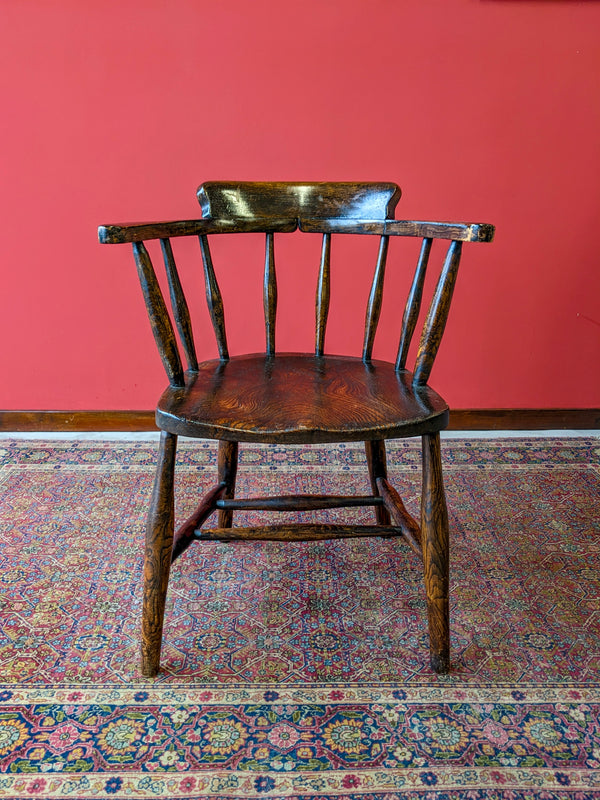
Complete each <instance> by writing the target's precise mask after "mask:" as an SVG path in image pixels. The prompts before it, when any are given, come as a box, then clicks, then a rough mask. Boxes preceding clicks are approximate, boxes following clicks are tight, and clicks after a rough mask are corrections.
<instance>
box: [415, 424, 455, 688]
mask: <svg viewBox="0 0 600 800" xmlns="http://www.w3.org/2000/svg"><path fill="white" fill-rule="evenodd" d="M421 530H422V532H423V562H424V571H425V590H426V593H427V613H428V617H429V647H430V658H431V668H432V669H433V671H434V672H438V673H445V672H448V671H449V669H450V619H449V600H448V591H449V577H450V576H449V573H450V557H449V531H448V511H447V508H446V497H445V495H444V482H443V478H442V460H441V452H440V435H439V433H435V434H431V435H426V436H423V494H422V498H421Z"/></svg>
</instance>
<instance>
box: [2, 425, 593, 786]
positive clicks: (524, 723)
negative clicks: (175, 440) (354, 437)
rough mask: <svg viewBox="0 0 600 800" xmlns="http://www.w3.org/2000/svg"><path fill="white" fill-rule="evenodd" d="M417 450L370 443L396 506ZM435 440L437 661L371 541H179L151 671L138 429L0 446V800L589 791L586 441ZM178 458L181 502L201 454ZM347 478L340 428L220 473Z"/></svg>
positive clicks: (391, 544) (205, 456)
mask: <svg viewBox="0 0 600 800" xmlns="http://www.w3.org/2000/svg"><path fill="white" fill-rule="evenodd" d="M417 447H418V444H417V443H416V442H409V443H398V444H396V445H393V446H391V447H390V448H389V461H390V473H391V476H392V479H393V480H394V482H395V484H396V486H397V487H398V488H399V489H400V492H401V494H402V496H403V498H404V499H405V502H406V504H407V506H408V507H409V509H410V510H411V511H412V512H413V513H414V514H415V513H417V509H418V496H419V482H420V474H419V467H418V463H419V461H418V450H417ZM443 452H444V460H445V469H446V471H445V481H446V491H447V496H448V503H449V509H450V524H451V532H452V598H451V627H452V672H451V674H450V675H448V676H443V677H438V676H436V675H434V674H433V673H432V672H431V671H430V669H429V666H428V663H427V662H428V659H427V633H426V621H425V607H424V605H425V604H424V593H423V590H422V587H421V576H420V571H419V568H418V564H417V560H416V558H415V557H414V555H413V554H412V552H411V551H410V549H409V548H408V546H406V545H405V544H404V543H403V542H402V541H397V540H379V539H377V540H376V539H373V540H353V541H348V542H341V543H340V542H323V543H310V544H304V543H294V544H280V543H263V544H261V543H238V544H235V545H231V544H219V543H210V544H203V545H200V544H194V545H193V546H192V548H191V549H190V550H189V551H188V552H187V553H186V554H185V555H184V556H183V557H182V558H181V559H180V560H179V561H178V562H177V564H176V565H175V567H174V570H173V573H172V582H171V587H170V590H169V598H168V607H167V617H166V623H165V645H164V647H163V661H162V663H163V671H162V672H161V674H160V675H159V676H158V678H157V679H156V680H154V681H151V682H148V681H146V680H144V679H142V678H141V676H140V675H139V674H138V672H137V649H138V643H137V640H138V621H139V616H140V575H141V563H142V562H141V556H142V541H143V527H144V514H145V509H146V505H147V502H148V498H149V494H150V490H151V484H152V478H153V470H154V463H155V453H156V446H155V445H154V444H153V443H146V442H142V443H131V444H129V443H125V444H123V443H114V442H113V443H104V442H23V441H19V442H12V441H5V442H0V495H1V497H2V506H1V519H0V525H1V527H0V548H1V549H0V615H1V616H0V683H1V685H0V798H19V800H24V798H39V797H44V798H72V799H73V800H77V798H80V799H83V798H115V799H117V800H121V799H122V798H141V799H142V800H144V799H145V798H189V799H190V800H192V799H196V798H212V799H213V800H225V798H227V799H229V798H269V797H281V798H283V797H285V798H297V799H298V800H300V798H302V800H317V798H318V799H319V800H329V798H339V799H340V800H354V799H358V798H361V800H367V799H368V800H392V799H393V798H419V800H458V798H471V800H479V799H480V798H491V799H492V800H494V799H496V800H500V799H501V798H502V799H504V800H508V799H509V798H511V800H521V799H524V798H542V799H543V798H546V800H550V799H551V798H567V797H568V798H578V799H579V800H584V798H591V797H600V586H599V574H600V571H599V566H600V537H599V536H598V533H599V530H598V529H599V517H600V468H599V463H600V442H599V441H598V440H593V439H587V440H586V439H568V440H557V439H531V440H528V439H520V440H514V439H513V440H504V441H502V440H492V441H485V440H449V441H445V442H444V443H443ZM178 458H179V464H180V469H179V481H178V485H177V498H178V499H177V516H178V519H179V520H182V519H183V518H184V517H185V516H187V514H188V513H189V512H190V511H191V510H192V509H193V508H194V507H195V504H196V502H197V499H198V496H199V495H200V494H201V493H202V492H203V491H204V490H205V489H206V488H208V486H209V485H210V484H211V483H212V482H213V481H214V475H215V469H216V467H215V461H216V449H215V446H214V445H213V444H210V443H203V442H200V443H192V442H187V441H183V442H181V444H180V451H179V456H178ZM276 470H277V477H278V481H279V483H276V475H275V471H276ZM365 472H366V470H365V463H364V454H363V451H362V449H360V448H358V447H355V446H335V447H329V448H328V449H327V450H323V449H318V448H301V447H293V448H286V449H283V448H278V447H263V448H255V447H245V448H243V449H242V457H241V472H240V479H239V489H240V494H242V493H246V494H250V493H254V494H256V493H259V494H268V493H275V491H276V490H277V487H278V486H281V484H282V483H283V485H284V490H285V491H286V492H287V493H293V492H302V493H306V492H317V493H321V492H324V491H326V490H331V489H334V490H335V492H336V493H351V492H357V493H368V491H369V489H368V486H367V482H366V480H365ZM372 513H373V512H372V511H371V510H366V511H365V510H361V511H359V512H356V513H353V512H351V511H348V510H346V511H341V512H339V513H338V512H329V513H328V514H325V513H324V512H320V515H319V514H310V515H309V514H305V515H303V516H304V518H306V519H308V518H310V519H327V520H336V521H337V520H341V519H348V517H349V515H352V518H353V519H356V520H357V521H358V520H360V521H364V522H369V521H371V515H372ZM254 517H256V521H257V522H258V520H259V519H262V520H264V519H265V516H264V515H263V516H261V517H259V516H258V515H247V516H246V517H245V518H246V519H253V518H254Z"/></svg>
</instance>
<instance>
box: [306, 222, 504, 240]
mask: <svg viewBox="0 0 600 800" xmlns="http://www.w3.org/2000/svg"><path fill="white" fill-rule="evenodd" d="M299 223H300V224H299V227H300V230H301V231H305V232H307V233H371V234H379V235H380V236H417V237H420V238H422V239H454V240H455V241H458V242H491V241H492V239H493V238H494V231H495V227H494V226H493V225H489V224H487V223H462V222H418V221H416V220H400V219H398V220H396V219H390V220H385V221H382V220H379V221H377V220H367V219H359V220H348V219H337V218H327V219H323V218H321V219H318V218H314V219H301V220H299Z"/></svg>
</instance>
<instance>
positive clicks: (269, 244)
mask: <svg viewBox="0 0 600 800" xmlns="http://www.w3.org/2000/svg"><path fill="white" fill-rule="evenodd" d="M263 306H264V310H265V336H266V340H267V347H266V353H267V355H268V356H274V355H275V320H276V317H277V276H276V274H275V248H274V234H273V233H272V232H269V233H267V235H266V241H265V275H264V286H263Z"/></svg>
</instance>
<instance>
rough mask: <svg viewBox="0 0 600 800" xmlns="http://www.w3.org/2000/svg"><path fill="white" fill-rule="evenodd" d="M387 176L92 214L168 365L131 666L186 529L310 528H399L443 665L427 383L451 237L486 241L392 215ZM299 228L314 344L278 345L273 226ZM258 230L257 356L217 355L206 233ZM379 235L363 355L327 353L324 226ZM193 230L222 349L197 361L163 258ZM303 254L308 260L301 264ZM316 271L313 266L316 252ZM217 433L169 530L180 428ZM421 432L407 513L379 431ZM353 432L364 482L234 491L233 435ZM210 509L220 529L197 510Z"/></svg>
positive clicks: (481, 229)
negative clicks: (258, 517)
mask: <svg viewBox="0 0 600 800" xmlns="http://www.w3.org/2000/svg"><path fill="white" fill-rule="evenodd" d="M399 198H400V190H399V188H398V186H396V184H394V183H233V182H209V183H205V184H203V185H202V186H200V188H199V190H198V199H199V201H200V205H201V207H202V219H200V220H187V221H178V222H160V223H148V224H134V225H105V226H102V227H100V229H99V237H100V241H101V242H103V243H108V244H116V243H123V242H130V243H132V244H133V252H134V256H135V262H136V265H137V270H138V274H139V279H140V283H141V286H142V290H143V294H144V299H145V302H146V307H147V311H148V316H149V318H150V323H151V326H152V331H153V333H154V337H155V339H156V343H157V345H158V349H159V351H160V356H161V358H162V362H163V365H164V367H165V370H166V372H167V375H168V378H169V387H168V388H167V389H166V391H165V392H164V394H163V395H162V397H161V398H160V400H159V403H158V407H157V410H156V422H157V425H158V427H159V428H160V429H161V439H160V449H159V456H158V466H157V472H156V479H155V483H154V490H153V494H152V501H151V507H150V511H149V516H148V522H147V529H146V550H145V566H144V601H143V613H142V661H141V668H142V672H143V674H144V675H147V676H151V675H155V674H156V673H157V672H158V669H159V662H160V650H161V641H162V629H163V618H164V609H165V598H166V594H167V584H168V580H169V570H170V566H171V564H172V562H173V561H174V560H175V559H176V558H177V557H178V556H180V555H181V554H182V553H183V552H184V550H186V548H187V547H188V546H189V545H190V544H191V543H192V542H193V541H195V540H200V541H215V540H218V541H231V540H237V539H250V540H261V539H262V540H268V539H270V540H288V541H289V540H314V539H329V538H346V537H355V536H398V535H401V536H404V537H405V539H406V540H407V541H408V543H409V545H410V546H411V547H412V548H413V550H415V552H416V553H417V555H418V556H419V558H420V559H422V562H423V567H424V579H425V591H426V595H427V611H428V618H429V637H430V657H431V666H432V668H433V669H434V670H435V671H436V672H447V671H448V669H449V663H450V655H449V619H448V581H449V561H448V516H447V510H446V501H445V497H444V487H443V482H442V465H441V459H440V438H439V432H440V431H441V430H443V429H444V428H445V427H446V426H447V424H448V415H449V414H448V406H447V404H446V403H445V401H444V400H443V399H442V398H441V397H440V396H439V395H438V394H436V392H434V391H433V389H431V388H430V387H429V386H428V383H427V382H428V379H429V374H430V372H431V368H432V366H433V362H434V359H435V357H436V354H437V351H438V348H439V345H440V341H441V338H442V333H443V331H444V326H445V324H446V320H447V317H448V312H449V309H450V301H451V298H452V292H453V289H454V284H455V281H456V275H457V271H458V265H459V260H460V255H461V248H462V243H463V242H489V241H491V239H492V237H493V233H494V228H493V226H491V225H485V224H449V223H439V222H407V221H400V220H395V219H394V218H393V217H394V209H395V206H396V204H397V202H398V199H399ZM296 230H300V231H302V232H306V233H319V234H321V235H322V251H321V261H320V268H319V270H318V279H317V288H316V335H315V348H314V354H313V353H277V352H276V350H275V320H276V311H277V281H276V275H275V255H274V238H275V234H276V233H277V234H283V233H292V232H293V231H296ZM248 232H254V233H262V234H263V235H264V236H265V239H266V248H265V249H266V255H265V269H264V295H263V297H264V316H265V328H266V348H265V353H264V354H251V355H242V356H234V357H230V356H229V352H228V347H227V338H226V333H225V314H224V310H223V302H222V297H221V292H220V290H219V285H218V283H217V277H216V274H215V270H214V269H213V262H212V257H211V251H210V247H209V236H211V235H213V234H215V235H217V234H219V235H222V234H237V233H248ZM349 233H353V234H363V235H371V236H379V237H380V245H379V254H378V257H377V262H376V264H375V270H374V276H373V282H372V286H371V291H370V294H369V297H368V301H367V309H366V322H365V333H364V344H363V351H362V356H361V357H355V358H351V357H348V356H336V355H329V354H328V353H327V352H326V350H325V328H326V323H327V315H328V308H329V296H330V249H331V238H332V236H333V234H349ZM180 236H194V237H195V236H197V237H199V242H200V252H201V254H202V262H203V267H204V279H205V285H206V299H207V302H208V309H209V312H210V317H211V320H212V324H213V327H214V332H215V335H216V340H217V347H218V353H219V358H218V359H214V360H210V361H204V362H202V363H198V359H197V355H196V349H195V346H194V337H193V333H192V325H191V319H190V313H189V309H188V304H187V301H186V298H185V295H184V292H183V289H182V285H181V281H180V278H179V274H178V271H177V267H176V264H175V259H174V256H173V249H172V247H171V239H172V238H173V237H180ZM396 236H413V237H415V236H416V237H420V238H421V239H422V240H423V241H422V246H421V250H420V255H419V258H418V261H417V265H416V270H415V273H414V278H413V280H412V285H411V288H410V291H409V294H408V300H407V302H406V307H405V310H404V316H403V319H402V324H401V330H400V345H399V349H398V357H397V359H396V363H395V364H393V363H388V362H384V361H378V360H373V358H372V351H373V341H374V338H375V332H376V329H377V324H378V320H379V315H380V310H381V304H382V292H383V283H384V273H385V266H386V258H387V253H388V245H389V240H390V237H396ZM436 238H438V239H446V240H449V247H448V251H447V254H446V257H445V259H444V261H443V265H442V267H441V271H440V275H439V279H438V282H437V285H436V288H435V290H434V292H433V298H432V300H431V304H430V307H429V311H428V313H427V315H426V317H425V322H424V324H423V329H422V333H421V339H420V344H419V348H418V352H417V356H416V362H415V366H414V371H413V372H410V371H409V370H408V369H407V368H406V363H407V356H408V351H409V346H410V342H411V339H412V336H413V333H414V331H415V328H416V325H417V320H418V317H419V310H420V306H421V298H422V294H423V287H424V281H425V271H426V269H427V263H428V260H429V255H430V250H431V246H432V241H433V239H436ZM152 239H160V245H161V248H162V254H163V258H164V263H165V268H166V274H167V281H168V286H169V293H170V305H171V312H172V317H173V321H174V323H175V327H176V329H177V332H178V338H179V342H180V345H181V349H182V350H183V353H184V355H185V359H186V361H187V370H184V368H183V366H182V361H181V357H180V354H179V347H178V343H177V338H176V335H175V331H174V327H173V324H172V322H171V317H170V315H169V312H168V310H167V306H166V304H165V300H164V298H163V294H162V292H161V288H160V285H159V282H158V280H157V277H156V274H155V272H154V268H153V265H152V262H151V259H150V256H149V253H148V250H147V249H146V246H145V244H144V242H145V241H148V240H152ZM310 266H311V265H309V267H310ZM314 268H315V271H316V268H317V265H316V264H315V265H314ZM178 435H183V436H191V437H197V438H204V439H217V440H218V441H219V452H218V476H217V482H216V483H215V485H214V486H213V487H212V488H211V489H210V491H209V492H208V493H207V494H206V495H205V496H204V498H203V499H202V500H201V502H200V504H199V506H198V508H197V510H196V512H195V513H194V514H193V515H192V516H191V517H190V518H189V519H188V520H187V521H186V522H184V524H183V525H182V526H181V527H180V528H179V529H178V530H177V531H176V532H175V531H174V491H173V478H174V467H175V450H176V445H177V436H178ZM412 436H420V437H421V438H422V453H423V465H422V471H423V479H422V480H423V491H422V499H421V519H420V523H419V522H417V521H416V520H415V519H413V518H412V517H411V516H410V515H409V513H408V512H407V510H406V508H405V507H404V504H403V502H402V500H401V499H400V497H399V495H398V493H397V492H396V490H395V489H394V488H393V486H392V485H391V484H390V483H389V481H388V478H387V470H386V455H385V440H386V439H393V438H401V437H412ZM354 441H363V442H364V443H365V448H366V463H367V465H368V470H369V476H370V482H371V487H372V494H371V495H369V496H366V497H360V496H322V495H298V496H281V497H262V498H252V499H242V498H236V497H235V481H236V471H237V459H238V443H239V442H271V443H274V442H276V443H278V444H302V443H309V444H314V443H328V442H354ZM350 506H374V509H375V523H376V524H373V525H346V526H343V525H328V524H290V523H285V524H280V525H264V526H260V527H244V528H242V527H232V517H233V512H234V511H235V510H240V509H253V510H260V509H263V510H270V511H301V510H307V509H327V508H340V507H350ZM215 511H216V512H218V521H217V527H216V528H213V529H206V528H203V527H202V525H203V523H204V522H205V521H206V520H207V518H208V517H209V516H210V515H211V514H212V513H213V512H215Z"/></svg>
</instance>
